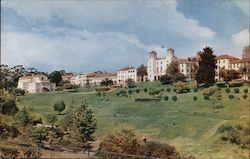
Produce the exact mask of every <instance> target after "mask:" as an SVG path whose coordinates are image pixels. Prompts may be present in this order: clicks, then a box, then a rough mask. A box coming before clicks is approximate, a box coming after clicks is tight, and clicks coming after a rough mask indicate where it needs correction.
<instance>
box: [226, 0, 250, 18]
mask: <svg viewBox="0 0 250 159" xmlns="http://www.w3.org/2000/svg"><path fill="white" fill-rule="evenodd" d="M230 2H231V3H232V4H233V5H235V6H236V7H238V8H239V9H241V10H242V12H243V13H245V14H246V15H247V16H249V5H250V4H249V0H231V1H230Z"/></svg>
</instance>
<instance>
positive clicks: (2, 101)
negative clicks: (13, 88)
mask: <svg viewBox="0 0 250 159" xmlns="http://www.w3.org/2000/svg"><path fill="white" fill-rule="evenodd" d="M15 98H16V97H15V96H14V95H13V94H9V93H5V94H4V93H3V92H2V91H0V113H2V114H5V115H14V114H16V113H17V112H18V108H17V106H16V101H15Z"/></svg>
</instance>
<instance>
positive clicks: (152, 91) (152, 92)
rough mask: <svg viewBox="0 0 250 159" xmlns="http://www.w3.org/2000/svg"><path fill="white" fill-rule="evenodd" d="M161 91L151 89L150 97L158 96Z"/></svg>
mask: <svg viewBox="0 0 250 159" xmlns="http://www.w3.org/2000/svg"><path fill="white" fill-rule="evenodd" d="M160 92H161V91H160V90H155V89H151V90H150V91H149V92H148V94H149V95H153V96H154V95H156V94H159V93H160Z"/></svg>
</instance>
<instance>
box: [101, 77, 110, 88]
mask: <svg viewBox="0 0 250 159" xmlns="http://www.w3.org/2000/svg"><path fill="white" fill-rule="evenodd" d="M111 85H113V81H112V80H110V79H108V78H106V79H105V80H102V81H101V86H106V87H108V86H111Z"/></svg>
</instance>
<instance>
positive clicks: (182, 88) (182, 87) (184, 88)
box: [174, 81, 190, 93]
mask: <svg viewBox="0 0 250 159" xmlns="http://www.w3.org/2000/svg"><path fill="white" fill-rule="evenodd" d="M174 88H175V89H176V93H187V92H189V90H190V89H189V87H188V85H187V83H184V82H180V81H179V82H177V83H175V84H174Z"/></svg>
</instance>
